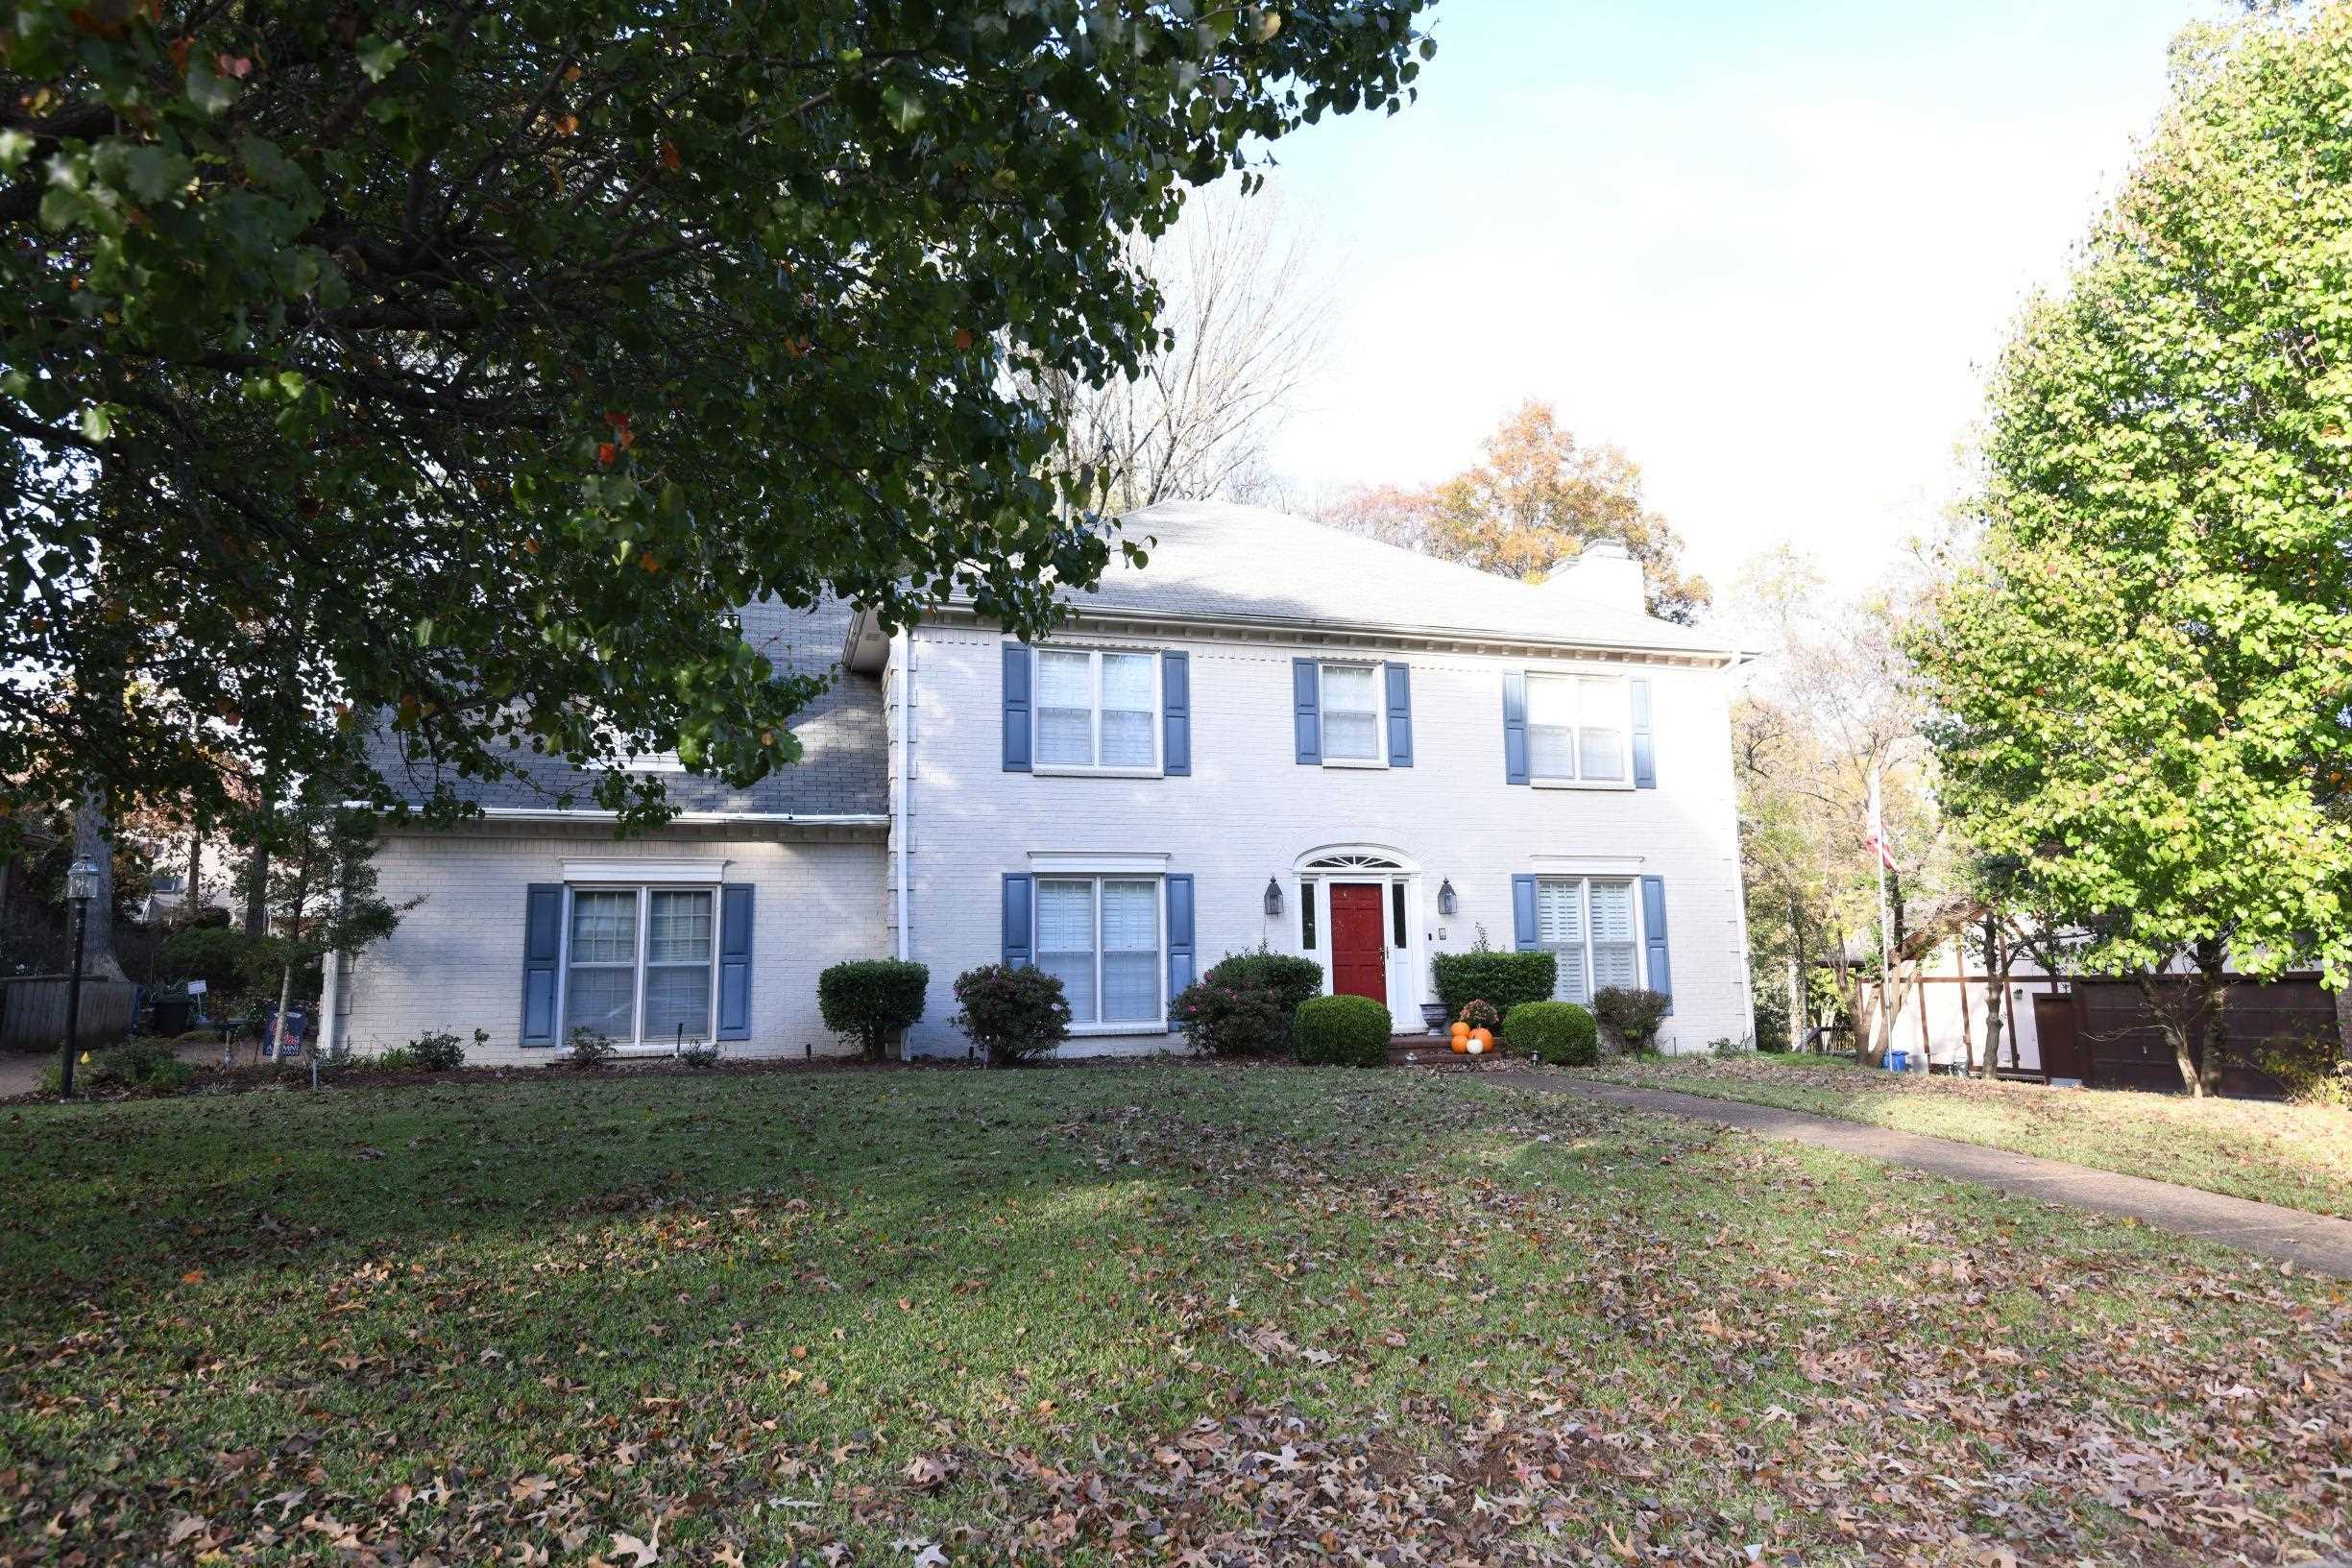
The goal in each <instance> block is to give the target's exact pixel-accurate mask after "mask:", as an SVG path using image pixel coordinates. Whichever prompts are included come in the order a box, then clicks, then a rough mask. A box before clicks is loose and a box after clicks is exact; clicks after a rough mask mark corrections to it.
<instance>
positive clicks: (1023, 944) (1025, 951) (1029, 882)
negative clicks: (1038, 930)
mask: <svg viewBox="0 0 2352 1568" xmlns="http://www.w3.org/2000/svg"><path fill="white" fill-rule="evenodd" d="M1035 881H1036V879H1034V878H1032V877H1028V876H1024V875H1022V874H1020V873H1017V872H1010V871H1008V872H1006V874H1005V966H1006V968H1007V969H1027V968H1028V967H1029V959H1030V941H1031V937H1030V932H1031V929H1032V927H1031V920H1030V910H1029V900H1030V891H1031V888H1032V887H1033V886H1034V885H1035Z"/></svg>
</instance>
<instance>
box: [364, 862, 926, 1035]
mask: <svg viewBox="0 0 2352 1568" xmlns="http://www.w3.org/2000/svg"><path fill="white" fill-rule="evenodd" d="M634 858H660V859H665V860H681V859H694V860H722V859H723V860H724V861H725V862H726V873H725V875H726V880H728V881H731V882H735V881H740V882H749V883H752V884H753V885H754V886H756V887H757V888H758V889H759V891H758V893H757V894H756V895H755V898H754V912H753V917H752V941H753V950H754V951H753V963H752V1002H751V1030H752V1036H751V1039H750V1040H748V1041H730V1042H727V1043H726V1045H725V1046H724V1048H723V1049H725V1050H726V1051H727V1052H728V1054H730V1055H760V1056H798V1055H800V1054H802V1052H803V1051H804V1049H813V1050H814V1051H815V1053H816V1054H818V1055H825V1054H828V1053H833V1052H837V1051H840V1050H842V1049H845V1048H844V1047H843V1046H842V1045H841V1044H840V1042H839V1041H838V1040H837V1038H836V1037H835V1036H834V1035H833V1034H832V1033H831V1032H830V1031H829V1030H827V1029H826V1028H825V1026H824V1024H823V1023H822V1021H821V1020H820V1019H819V1018H818V1016H817V1010H816V976H817V972H818V971H819V970H821V969H823V968H824V967H825V966H826V965H827V964H831V963H837V962H839V961H840V960H841V959H844V958H874V957H881V956H884V955H885V954H886V953H887V952H888V949H887V947H886V941H887V938H886V935H885V929H884V925H883V889H884V886H885V872H884V860H883V847H882V845H881V844H880V843H879V842H835V843H826V842H776V841H773V840H759V839H743V840H732V839H715V838H710V837H695V836H691V835H685V834H658V835H653V836H648V837H643V838H636V839H627V840H616V839H614V838H613V837H612V835H611V833H610V832H592V833H581V834H573V835H568V836H546V837H525V836H494V835H490V834H486V833H483V832H450V833H432V834H424V833H419V834H402V835H398V836H393V837H389V838H387V839H386V840H385V842H384V845H383V849H382V852H381V853H380V855H379V856H377V859H376V868H377V872H378V875H379V877H380V891H381V893H382V895H383V897H384V898H386V899H387V900H389V901H391V902H392V903H394V904H400V903H402V902H404V901H406V900H408V899H410V898H413V897H416V896H417V895H419V894H422V895H424V901H425V902H424V904H422V905H418V906H417V907H416V908H414V909H411V910H409V911H408V913H407V914H405V915H403V916H402V917H401V919H400V929H397V930H396V931H394V932H393V934H392V935H391V937H390V938H389V939H387V940H386V941H384V942H383V943H381V944H379V945H377V946H376V947H374V948H371V949H369V950H368V951H366V952H365V953H361V954H360V955H359V956H358V958H357V959H356V960H355V961H354V962H352V963H351V964H349V965H347V966H346V974H347V976H348V979H347V982H346V991H345V1004H346V1006H347V1007H348V1009H349V1011H348V1014H347V1017H346V1025H347V1029H348V1032H347V1034H346V1036H345V1038H346V1039H348V1040H349V1041H350V1043H351V1046H352V1049H353V1050H355V1051H358V1052H360V1053H362V1054H374V1053H376V1052H377V1051H380V1050H384V1049H390V1048H391V1047H394V1046H400V1045H405V1044H407V1043H408V1042H409V1041H410V1040H412V1039H414V1038H415V1037H416V1036H418V1035H420V1034H422V1033H424V1031H425V1030H427V1029H448V1030H450V1031H451V1032H453V1033H455V1034H457V1035H459V1036H461V1037H469V1036H471V1034H472V1032H473V1030H474V1029H476V1028H482V1029H487V1030H489V1031H490V1044H489V1046H488V1047H486V1048H484V1049H478V1050H477V1049H473V1047H472V1046H471V1045H470V1044H469V1046H468V1048H467V1049H468V1060H469V1061H471V1062H473V1063H474V1064H475V1065H479V1066H493V1065H498V1064H504V1063H519V1062H521V1063H537V1062H545V1061H546V1060H547V1059H548V1058H549V1057H550V1056H552V1055H554V1054H555V1052H554V1051H551V1050H547V1049H529V1050H525V1049H522V1048H521V1047H520V1046H519V1045H518V1044H517V1039H516V1037H517V1034H518V1032H519V1030H520V1028H521V1014H522V936H523V930H522V922H523V903H524V895H525V890H526V888H527V887H528V886H529V885H530V884H531V883H533V882H558V881H562V880H564V869H563V863H564V861H565V860H567V859H570V860H601V861H612V860H627V859H634Z"/></svg>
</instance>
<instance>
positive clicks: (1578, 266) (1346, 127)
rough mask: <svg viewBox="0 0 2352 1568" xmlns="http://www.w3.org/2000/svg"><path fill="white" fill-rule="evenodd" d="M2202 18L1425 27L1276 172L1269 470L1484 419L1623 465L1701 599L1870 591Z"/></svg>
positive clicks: (1412, 463)
mask: <svg viewBox="0 0 2352 1568" xmlns="http://www.w3.org/2000/svg"><path fill="white" fill-rule="evenodd" d="M2226 13H2227V12H2225V11H2223V10H2221V9H2219V7H2218V6H2217V5H2215V4H2213V3H2210V0H1981V3H1971V0H1871V3H1858V0H1744V3H1742V0H1709V3H1671V0H1669V3H1661V4H1647V3H1628V0H1607V3H1603V0H1443V3H1442V4H1441V5H1440V6H1439V7H1438V9H1437V12H1436V15H1435V21H1434V28H1435V32H1436V35H1437V37H1438V40H1439V53H1438V57H1437V59H1436V60H1435V61H1434V62H1432V63H1431V64H1430V65H1429V66H1428V67H1427V68H1426V69H1425V71H1424V73H1423V76H1422V81H1421V85H1422V88H1423V90H1422V94H1421V101H1420V102H1419V103H1418V105H1416V106H1414V107H1413V108H1411V109H1406V110H1405V111H1404V112H1402V113H1401V114H1399V115H1397V116H1395V117H1394V118H1382V117H1377V116H1364V115H1351V116H1347V117H1345V118H1343V119H1340V120H1338V121H1328V120H1327V121H1325V122H1324V123H1323V124H1321V125H1320V126H1314V127H1309V128H1307V129H1305V130H1304V131H1302V132H1301V133H1299V134H1297V136H1295V137H1293V138H1290V139H1289V140H1288V141H1286V142H1284V143H1282V144H1281V145H1280V146H1279V148H1278V151H1277V158H1278V161H1279V164H1280V167H1279V168H1278V169H1277V171H1276V172H1275V174H1274V177H1273V179H1274V184H1275V185H1276V187H1277V188H1278V189H1279V190H1281V192H1282V193H1283V196H1284V201H1285V205H1286V206H1287V207H1289V208H1291V209H1292V210H1293V211H1294V212H1297V211H1299V210H1300V209H1303V210H1304V212H1305V213H1306V214H1308V215H1309V221H1311V222H1313V223H1314V224H1315V225H1317V226H1318V227H1319V228H1320V229H1321V231H1322V232H1323V234H1324V235H1325V236H1326V237H1327V238H1328V240H1329V241H1330V242H1331V245H1332V247H1333V249H1334V253H1336V254H1337V255H1338V256H1339V257H1340V258H1342V260H1343V262H1344V270H1343V271H1342V272H1341V275H1340V285H1339V286H1340V291H1341V298H1340V300H1339V302H1338V307H1339V314H1338V330H1337V334H1336V340H1335V350H1334V354H1333V359H1332V363H1331V365H1330V368H1329V372H1328V374H1326V375H1325V376H1324V377H1322V379H1321V382H1320V384H1319V385H1317V386H1315V387H1314V388H1312V389H1311V390H1310V392H1309V394H1308V396H1307V397H1306V398H1305V399H1304V401H1303V404H1302V408H1301V411H1300V413H1299V414H1298V415H1297V417H1296V418H1295V419H1294V420H1293V421H1292V422H1290V423H1289V424H1288V425H1287V426H1286V427H1285V429H1284V430H1283V431H1282V433H1281V435H1280V436H1279V437H1278V438H1277V440H1276V442H1275V444H1274V446H1273V452H1272V457H1273V463H1272V467H1273V469H1274V470H1276V471H1277V472H1280V473H1283V474H1285V475H1287V476H1290V477H1292V478H1293V479H1295V480H1297V481H1302V482H1305V483H1307V484H1309V485H1322V486H1330V487H1335V488H1336V487H1344V486H1345V485H1347V484H1350V483H1356V482H1383V481H1394V482H1398V483H1407V484H1411V483H1420V482H1424V481H1428V480H1432V479H1437V478H1441V477H1443V475H1445V474H1447V473H1449V472H1451V471H1453V470H1456V469H1458V468H1460V467H1462V466H1463V465H1465V464H1466V463H1467V462H1468V461H1470V460H1471V459H1472V457H1473V456H1474V454H1475V448H1476V446H1477V443H1478V440H1479V438H1480V437H1481V436H1482V435H1484V434H1485V433H1486V432H1487V431H1488V430H1490V429H1491V428H1492V426H1493V425H1494V423H1495V422H1496V421H1497V420H1498V419H1499V418H1500V417H1501V416H1502V415H1503V413H1504V412H1505V411H1506V410H1508V409H1509V408H1510V407H1512V406H1514V405H1515V403H1516V402H1517V401H1518V400H1519V399H1520V398H1524V397H1529V396H1534V397H1540V398H1549V399H1551V400H1552V401H1553V402H1554V403H1555V404H1556V405H1557V406H1558V408H1559V409H1560V412H1561V415H1562V417H1563V419H1564V421H1565V422H1567V424H1568V425H1569V427H1570V428H1571V429H1573V430H1574V431H1576V432H1577V434H1578V435H1579V436H1580V437H1583V438H1591V439H1600V440H1609V441H1613V442H1615V443H1617V444H1618V445H1620V446H1624V447H1625V448H1626V449H1627V450H1628V451H1629V452H1630V453H1631V454H1632V455H1633V456H1634V458H1635V459H1636V461H1637V462H1638V463H1639V464H1640V465H1641V466H1642V469H1643V471H1644V476H1645V479H1646V482H1647V485H1648V492H1649V496H1650V499H1651V501H1652V503H1653V504H1654V505H1657V506H1658V507H1659V508H1661V510H1662V511H1663V512H1664V513H1665V514H1666V515H1667V517H1668V518H1669V519H1671V520H1672V521H1673V522H1674V524H1675V525H1676V527H1677V528H1678V529H1679V530H1680V531H1681V532H1682V534H1683V535H1684V537H1685V540H1686V541H1687V542H1688V543H1689V546H1690V554H1691V558H1692V562H1693V564H1694V565H1696V566H1697V567H1699V568H1700V569H1701V570H1703V571H1705V572H1706V573H1707V574H1708V575H1709V577H1710V578H1712V579H1713V580H1714V582H1715V584H1716V586H1717V587H1718V588H1719V589H1720V588H1721V587H1723V586H1725V585H1727V584H1728V583H1729V581H1730V579H1731V577H1732V575H1733V573H1734V571H1735V570H1736V568H1737V567H1738V565H1739V563H1740V562H1741V561H1743V560H1744V559H1746V558H1747V557H1748V556H1749V555H1751V554H1753V553H1755V552H1757V551H1758V550H1761V549H1765V548H1769V547H1771V546H1773V545H1775V544H1778V543H1782V542H1783V541H1789V542H1794V543H1797V544H1799V545H1800V546H1802V547H1804V548H1806V549H1809V550H1811V551H1813V552H1815V553H1816V554H1818V555H1820V556H1821V557H1823V559H1824V561H1825V563H1826V564H1827V565H1828V567H1830V569H1831V574H1832V577H1833V580H1835V581H1838V582H1840V583H1841V584H1843V585H1846V586H1854V585H1856V584H1858V583H1860V582H1862V581H1865V580H1867V579H1869V578H1870V577H1872V576H1874V575H1876V573H1877V571H1878V570H1879V568H1880V567H1881V566H1882V565H1883V564H1884V563H1885V562H1886V561H1887V560H1888V559H1889V556H1890V555H1891V553H1892V551H1893V549H1894V547H1895V546H1896V544H1897V543H1898V542H1899V541H1900V540H1901V539H1902V537H1903V535H1904V534H1905V533H1907V532H1914V531H1917V530H1918V529H1919V528H1920V527H1922V526H1923V525H1924V523H1925V522H1926V521H1927V520H1928V519H1929V518H1931V517H1932V515H1933V513H1934V511H1935V510H1936V508H1937V507H1938V506H1939V505H1940V504H1941V503H1942V502H1943V501H1944V500H1945V498H1946V497H1948V496H1949V495H1951V494H1952V490H1953V488H1954V483H1955V477H1956V469H1955V461H1954V458H1955V453H1956V451H1957V450H1958V449H1959V446H1960V444H1961V443H1963V442H1964V441H1965V440H1966V439H1967V436H1968V433H1969V428H1970V425H1971V423H1972V422H1973V421H1974V420H1975V419H1976V413H1977V409H1978V406H1979V397H1980V392H1981V387H1982V377H1983V371H1984V367H1985V366H1986V364H1987V363H1988V362H1989V361H1990V360H1991V358H1992V357H1993V356H1994V354H1995V353H1996V352H1997V351H1998V350H1999V348H2000V344H2001V342H2002V340H2003V337H2004V335H2005V330H2006V327H2007V326H2008V324H2009V322H2010V320H2011V319H2012V317H2013V316H2014V314H2015V312H2016V310H2017V308H2018V306H2019V304H2020V303H2021V302H2023V300H2024V298H2025V295H2026V293H2027V292H2028V291H2029V290H2030V289H2032V288H2033V287H2035V286H2037V285H2042V284H2049V283H2054V282H2056V281H2058V280H2059V279H2060V278H2062V277H2063V276H2064V272H2065V268H2066V264H2067V259H2068V255H2069V253H2070V251H2071V249H2072V247H2073V245H2074V243H2075V242H2076V240H2077V239H2078V238H2079V237H2080V235H2081V234H2082V232H2083V230H2084V229H2085V228H2086V227H2087V226H2088V224H2089V222H2090V220H2091V218H2092V216H2093V215H2094V213H2095V212H2096V211H2097V208H2098V206H2099V205H2101V204H2102V201H2103V198H2104V196H2105V194H2106V193H2107V192H2108V191H2109V190H2111V189H2112V188H2113V185H2114V183H2115V181H2116V180H2117V179H2118V178H2119V176H2120V174H2121V173H2122V169H2123V168H2124V167H2125V166H2126V163H2127V161H2128V158H2129V156H2130V151H2131V148H2132V145H2133V142H2134V140H2135V138H2137V137H2139V136H2141V135H2143V134H2144V133H2146V130H2147V129H2148V128H2149V127H2150V126H2151V125H2152V123H2153V121H2154V119H2155V116H2156V114H2157V112H2158V111H2159V109H2161V107H2162V104H2163V101H2164V93H2165V56H2166V47H2167V44H2168V43H2169V41H2170V38H2171V36H2172V35H2173V34H2174V33H2175V32H2177V31H2178V29H2179V28H2180V27H2181V26H2182V25H2184V24H2185V23H2187V22H2189V21H2192V20H2196V19H2200V18H2211V17H2219V16H2222V15H2225V14H2226Z"/></svg>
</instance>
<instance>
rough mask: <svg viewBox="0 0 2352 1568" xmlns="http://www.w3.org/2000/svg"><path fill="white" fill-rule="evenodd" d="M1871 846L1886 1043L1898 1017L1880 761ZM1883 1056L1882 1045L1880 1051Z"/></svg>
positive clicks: (1875, 766) (1873, 783) (1874, 773)
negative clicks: (1893, 1004)
mask: <svg viewBox="0 0 2352 1568" xmlns="http://www.w3.org/2000/svg"><path fill="white" fill-rule="evenodd" d="M1870 849H1871V856H1870V857H1871V860H1872V862H1873V863H1874V864H1875V865H1876V866H1877V868H1878V872H1879V1029H1880V1030H1881V1031H1883V1034H1882V1037H1883V1039H1884V1040H1885V1042H1886V1044H1887V1045H1892V1044H1894V1040H1895V1021H1894V1019H1893V1018H1892V1017H1890V1016H1889V1015H1888V1013H1887V1010H1886V1008H1887V989H1886V985H1887V980H1888V979H1889V977H1891V976H1892V975H1893V973H1894V969H1895V916H1894V908H1893V906H1892V905H1889V904H1888V903H1887V901H1886V818H1885V816H1884V814H1883V813H1882V812H1881V810H1880V809H1879V763H1878V760H1877V759H1875V758H1874V759H1873V760H1871V764H1870ZM1885 1055H1886V1051H1885V1049H1884V1047H1883V1046H1882V1047H1881V1048H1880V1049H1879V1058H1880V1059H1881V1060H1883V1059H1884V1058H1885Z"/></svg>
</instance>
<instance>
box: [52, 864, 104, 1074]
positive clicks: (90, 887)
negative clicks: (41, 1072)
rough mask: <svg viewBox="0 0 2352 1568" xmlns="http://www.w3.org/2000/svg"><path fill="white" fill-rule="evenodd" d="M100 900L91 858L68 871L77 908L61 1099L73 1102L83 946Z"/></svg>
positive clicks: (67, 879)
mask: <svg viewBox="0 0 2352 1568" xmlns="http://www.w3.org/2000/svg"><path fill="white" fill-rule="evenodd" d="M97 896H98V867H97V865H96V864H95V863H94V862H93V861H92V860H91V859H90V857H89V856H86V855H85V856H82V857H81V858H79V859H77V860H75V861H74V863H73V864H72V865H70V866H67V867H66V868H65V897H66V899H67V901H68V902H70V903H71V904H72V905H73V906H74V970H73V978H72V979H70V980H68V981H67V982H66V985H65V1061H64V1064H63V1066H62V1069H61V1071H60V1073H59V1074H58V1087H59V1088H60V1089H61V1091H62V1098H66V1099H71V1098H74V1058H75V1057H76V1056H79V1055H80V1054H82V943H83V939H84V938H85V936H87V935H88V933H89V925H90V900H91V899H93V898H95V897H97Z"/></svg>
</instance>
